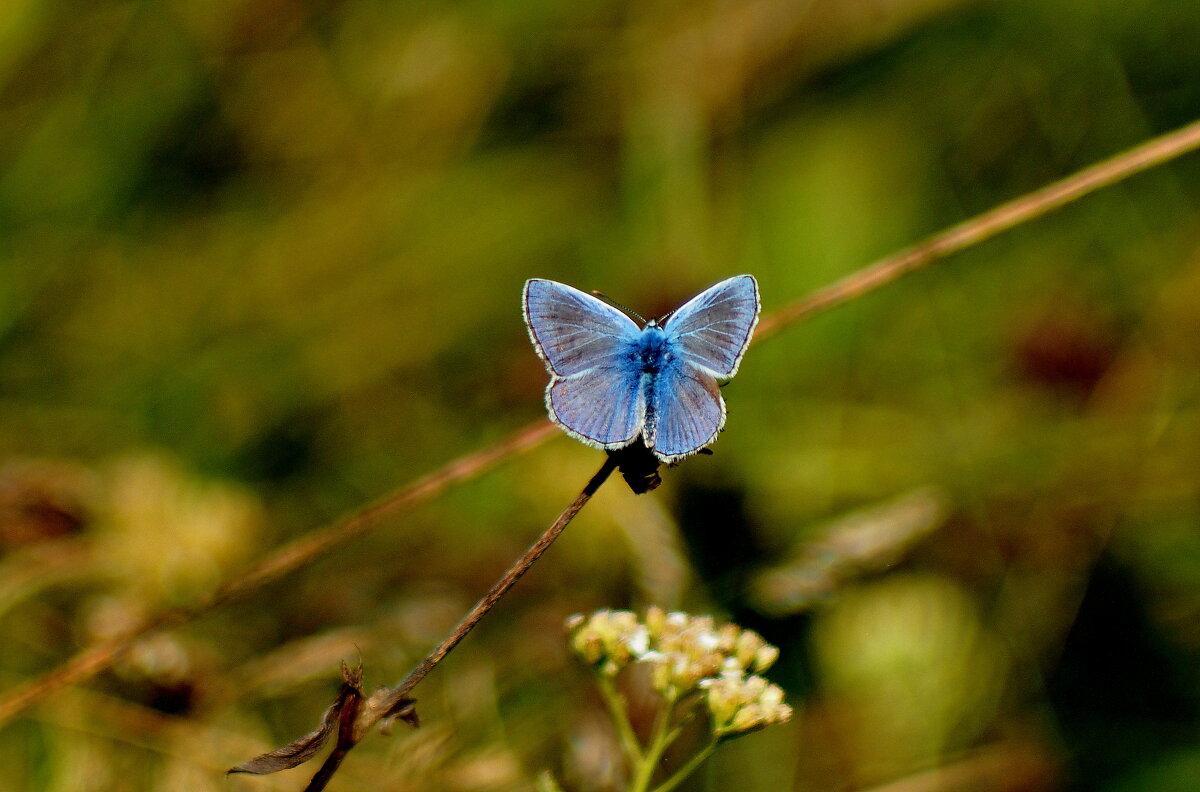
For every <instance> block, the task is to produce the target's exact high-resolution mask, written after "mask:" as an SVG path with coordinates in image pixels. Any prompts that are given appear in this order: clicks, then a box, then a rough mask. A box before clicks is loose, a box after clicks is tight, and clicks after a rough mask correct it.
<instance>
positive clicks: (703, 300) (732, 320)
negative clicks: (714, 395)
mask: <svg viewBox="0 0 1200 792" xmlns="http://www.w3.org/2000/svg"><path fill="white" fill-rule="evenodd" d="M758 309H759V302H758V283H757V282H756V281H755V280H754V276H752V275H737V276H735V277H732V278H727V279H725V280H723V281H721V282H720V283H718V284H716V285H715V286H711V287H709V288H708V289H705V290H704V291H702V292H700V293H699V294H697V295H696V296H695V297H693V298H692V299H690V300H688V301H687V302H686V303H684V304H683V305H682V306H680V307H679V309H678V310H676V311H675V312H674V313H672V314H671V315H670V316H669V317H667V320H666V322H665V323H664V324H663V330H665V331H666V333H667V336H668V337H669V338H670V339H671V340H672V341H673V342H674V344H675V346H676V347H677V349H678V350H679V353H680V355H681V356H682V357H683V358H684V359H685V360H686V361H687V362H689V363H691V364H692V365H693V366H696V367H697V368H699V369H701V370H703V371H707V372H708V373H709V374H711V375H712V376H713V377H716V378H718V379H728V378H729V377H732V376H733V375H734V374H736V373H737V369H738V365H739V364H740V363H741V362H742V355H744V354H745V353H746V347H748V346H749V345H750V336H751V335H752V334H753V333H754V327H755V325H757V324H758Z"/></svg>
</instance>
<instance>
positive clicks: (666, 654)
mask: <svg viewBox="0 0 1200 792" xmlns="http://www.w3.org/2000/svg"><path fill="white" fill-rule="evenodd" d="M567 629H568V630H569V631H570V645H571V649H572V651H574V652H575V653H576V654H577V655H579V657H581V658H582V659H583V660H584V661H585V662H587V663H589V664H590V665H591V666H592V667H593V668H595V669H596V671H597V673H599V674H602V675H605V676H608V677H613V676H616V675H617V674H619V673H620V672H621V671H622V670H623V669H624V668H625V667H626V666H628V665H629V664H631V663H648V664H650V665H651V666H652V671H651V679H652V682H653V685H654V689H655V690H657V691H658V692H659V693H661V694H663V695H664V696H667V697H669V698H670V699H671V700H678V699H680V698H682V697H683V696H684V695H686V694H688V693H691V692H699V693H700V694H701V696H702V697H703V698H704V700H705V702H706V704H707V707H708V711H709V714H710V715H711V719H712V728H713V734H714V735H715V736H717V737H730V736H734V735H737V734H744V733H746V732H748V731H753V730H755V729H761V728H763V727H764V726H768V725H770V724H772V723H782V722H784V721H787V720H788V719H790V718H791V715H792V709H791V707H789V706H788V705H787V704H785V703H784V701H783V690H782V689H781V688H780V687H779V686H778V685H773V684H771V683H769V682H767V680H765V679H763V678H762V677H761V676H758V674H759V673H761V672H763V671H766V670H767V669H768V668H770V667H771V665H772V664H774V662H775V660H776V659H778V657H779V650H778V649H777V648H776V647H774V646H772V645H770V644H769V643H767V642H766V641H764V640H763V638H762V636H760V635H759V634H758V633H756V632H754V631H753V630H743V629H742V628H741V627H739V626H737V625H736V624H728V623H727V624H722V625H719V626H718V625H717V624H715V623H714V621H713V618H712V617H711V616H691V615H689V614H687V613H681V612H678V611H676V612H672V613H667V612H665V611H663V610H662V609H661V608H653V607H652V608H650V609H648V610H647V611H646V614H645V617H644V618H643V619H639V618H638V616H637V614H635V613H633V612H632V611H614V610H601V611H596V612H595V613H593V614H591V615H590V616H583V615H582V614H576V615H575V616H572V617H571V618H570V619H568V620H567Z"/></svg>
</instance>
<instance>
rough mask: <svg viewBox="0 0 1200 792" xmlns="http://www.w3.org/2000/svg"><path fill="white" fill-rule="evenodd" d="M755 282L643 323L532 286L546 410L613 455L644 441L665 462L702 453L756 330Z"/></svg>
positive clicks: (571, 293)
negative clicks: (545, 373) (725, 387)
mask: <svg viewBox="0 0 1200 792" xmlns="http://www.w3.org/2000/svg"><path fill="white" fill-rule="evenodd" d="M758 311H759V301H758V282H757V281H755V280H754V277H753V276H751V275H737V276H735V277H732V278H727V279H726V280H723V281H721V282H720V283H717V284H715V285H713V286H710V287H709V288H707V289H705V290H704V291H702V292H700V293H699V294H697V295H696V296H695V297H693V298H692V299H690V300H688V301H687V302H685V303H684V304H683V305H681V306H680V307H678V308H676V309H675V310H674V311H672V312H671V313H669V314H667V315H666V316H665V317H663V318H662V319H659V320H655V319H652V320H650V321H649V322H646V323H645V325H643V326H639V325H638V324H637V323H636V322H634V320H633V319H631V318H629V317H628V316H626V315H625V314H624V313H622V312H621V311H620V310H618V309H617V308H614V307H613V306H612V305H609V304H608V303H606V302H604V301H603V300H600V299H599V298H597V297H594V296H592V295H590V294H587V293H585V292H582V291H580V290H579V289H576V288H573V287H571V286H567V285H566V284H562V283H558V282H556V281H552V280H544V279H541V278H534V279H532V280H529V281H527V282H526V283H525V292H524V312H525V324H526V325H527V326H528V327H529V337H530V339H531V340H532V341H533V346H534V349H535V350H537V353H538V355H539V356H540V357H541V358H542V360H543V361H545V363H546V368H547V369H548V370H549V372H550V384H549V385H548V386H546V409H547V410H548V411H549V413H550V419H551V420H552V421H554V423H555V424H557V425H558V426H559V427H560V428H561V429H562V430H563V431H565V432H566V433H567V434H569V435H571V436H572V437H574V438H575V439H577V440H580V441H581V442H583V443H586V444H587V445H590V446H594V447H597V448H603V449H606V450H609V451H612V450H614V449H621V448H625V447H626V446H630V445H633V444H634V443H638V442H639V441H640V443H642V444H644V445H645V447H646V449H648V450H649V451H650V452H651V453H653V455H654V457H656V458H657V459H658V460H659V461H661V462H665V463H667V464H671V463H675V462H678V461H679V460H681V459H684V458H685V457H689V456H691V455H692V454H696V453H699V452H700V451H701V450H702V449H704V448H705V446H707V445H709V444H710V443H711V442H712V441H713V440H715V439H716V437H717V434H718V433H719V432H720V431H721V428H722V427H723V426H724V425H725V401H724V400H723V399H722V398H721V393H720V391H719V390H718V385H717V381H718V380H726V379H729V378H730V377H732V376H733V375H734V374H736V373H737V370H738V366H739V364H740V363H741V362H742V356H743V355H744V354H745V353H746V347H747V346H749V345H750V337H751V336H752V335H753V334H754V327H755V325H757V324H758Z"/></svg>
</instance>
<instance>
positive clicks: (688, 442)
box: [646, 361, 725, 464]
mask: <svg viewBox="0 0 1200 792" xmlns="http://www.w3.org/2000/svg"><path fill="white" fill-rule="evenodd" d="M651 401H652V404H651V410H650V411H649V416H648V417H647V420H646V445H647V446H650V447H651V449H652V450H653V451H654V455H655V456H656V457H658V458H659V459H661V460H662V461H663V462H666V463H668V464H670V463H672V462H678V461H679V460H681V459H683V458H684V457H688V456H691V455H692V454H694V453H696V452H697V451H699V450H700V449H702V448H704V447H705V446H707V445H708V444H709V443H711V442H712V441H713V440H716V439H717V434H718V433H719V432H720V431H721V427H722V426H724V425H725V401H724V400H723V399H722V398H721V391H720V388H719V387H718V386H717V381H716V380H715V379H714V378H713V377H712V376H711V375H710V374H709V373H708V372H706V371H702V370H701V369H699V368H697V367H695V366H693V365H691V364H689V363H687V362H684V361H679V362H677V363H676V365H672V366H668V367H667V368H665V369H663V371H662V373H661V374H660V375H659V378H658V381H657V382H656V383H655V388H654V394H653V396H652V399H651Z"/></svg>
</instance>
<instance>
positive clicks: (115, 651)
mask: <svg viewBox="0 0 1200 792" xmlns="http://www.w3.org/2000/svg"><path fill="white" fill-rule="evenodd" d="M1196 148H1200V121H1194V122H1192V123H1191V124H1188V125H1187V126H1184V127H1181V128H1180V129H1177V130H1175V131H1174V132H1169V133H1167V134H1165V135H1161V136H1159V137H1156V138H1152V139H1151V140H1149V141H1147V142H1145V143H1143V144H1141V145H1138V146H1135V147H1133V148H1131V149H1127V150H1126V151H1124V152H1122V153H1121V154H1118V155H1116V156H1114V157H1112V158H1110V159H1107V160H1105V161H1103V162H1101V163H1099V164H1098V165H1094V166H1092V167H1090V168H1087V169H1085V170H1082V171H1080V172H1078V173H1076V174H1075V175H1073V176H1069V177H1067V178H1065V179H1063V180H1061V181H1058V182H1055V183H1054V184H1051V185H1049V186H1047V187H1044V188H1042V189H1040V190H1037V191H1035V192H1032V193H1030V194H1028V195H1026V196H1025V197H1023V198H1018V199H1017V200H1014V201H1011V202H1009V203H1006V204H1003V205H1001V206H999V207H997V208H996V209H993V210H991V211H988V212H985V213H983V214H981V215H978V216H976V217H974V218H972V219H970V220H967V221H966V222H963V223H960V224H959V225H956V226H954V227H952V228H950V229H948V230H946V231H944V232H942V233H940V234H937V235H935V236H933V237H930V238H929V239H928V240H926V241H925V242H923V243H921V244H919V245H916V246H914V247H911V248H908V249H907V250H904V251H901V252H900V253H897V254H895V255H893V256H889V257H887V258H885V259H881V260H880V261H877V262H875V263H874V264H871V265H869V266H867V267H864V268H863V269H860V270H858V271H856V272H854V273H852V274H850V275H848V276H847V277H845V278H843V279H841V280H840V281H837V282H836V283H833V284H832V285H830V286H827V287H825V288H823V289H820V290H818V291H817V292H815V293H813V294H811V295H809V296H807V297H803V298H801V299H799V300H797V301H795V302H792V303H790V304H789V305H786V306H784V308H783V309H781V310H780V311H778V312H776V313H775V314H773V315H771V316H768V317H765V318H764V319H763V320H762V321H761V322H760V323H759V325H758V329H757V331H756V333H755V341H756V342H757V341H762V340H764V339H766V338H769V337H770V336H773V335H775V334H776V333H778V332H779V331H780V330H783V329H784V328H786V327H789V326H791V325H793V324H795V323H796V322H799V321H801V320H803V319H806V318H808V317H809V316H811V315H813V314H816V313H819V312H821V311H824V310H828V309H830V308H834V307H836V306H839V305H842V304H845V303H847V302H850V301H852V300H854V299H856V298H858V297H860V296H862V295H863V294H866V293H868V292H871V291H874V290H875V289H877V288H879V287H880V286H883V285H885V284H887V283H890V282H891V281H893V280H895V279H897V278H899V277H901V276H902V275H905V274H907V273H909V272H912V271H913V270H916V269H919V268H921V267H923V266H925V265H926V264H929V263H931V262H933V261H936V260H938V259H940V258H944V257H945V256H948V255H950V254H951V253H954V252H957V251H960V250H963V249H965V248H968V247H970V246H971V245H974V244H978V243H979V242H982V241H984V240H986V239H989V238H990V237H992V236H995V235H996V234H998V233H1000V232H1001V231H1004V230H1006V229H1009V228H1012V227H1014V226H1016V225H1019V224H1020V223H1023V222H1026V221H1028V220H1032V219H1034V218H1037V217H1040V216H1041V215H1044V214H1046V213H1048V212H1051V211H1053V210H1054V209H1057V208H1059V207H1061V206H1064V205H1065V204H1068V203H1070V202H1072V201H1074V200H1077V199H1079V198H1082V197H1083V196H1085V195H1087V194H1089V193H1091V192H1094V191H1095V190H1098V189H1100V188H1101V187H1104V186H1106V185H1109V184H1113V183H1115V182H1118V181H1121V180H1122V179H1125V178H1128V177H1130V176H1133V175H1134V174H1137V173H1140V172H1142V171H1144V170H1146V169H1148V168H1151V167H1154V166H1155V165H1159V164H1162V163H1164V162H1168V161H1170V160H1172V159H1175V158H1176V157H1179V156H1181V155H1183V154H1186V153H1187V152H1189V151H1192V150H1194V149H1196ZM555 433H556V430H555V428H554V427H553V425H551V424H550V423H548V422H545V421H538V422H537V423H535V424H531V425H530V426H528V427H526V428H525V429H523V430H521V431H520V432H518V433H517V434H516V435H515V436H513V437H512V438H511V439H509V440H507V441H505V442H503V443H500V444H498V445H495V446H492V447H490V448H486V449H483V450H482V451H478V452H475V453H473V454H468V455H466V456H464V457H460V458H459V459H458V460H456V461H454V462H452V463H450V464H449V465H447V466H445V467H443V468H440V469H439V470H436V471H434V472H432V473H430V474H429V475H427V476H425V477H424V478H422V479H420V480H419V481H417V482H415V483H414V484H412V485H411V486H408V487H405V488H404V489H401V490H399V491H397V492H395V493H393V494H392V495H389V496H387V497H385V498H383V499H382V500H380V501H378V502H376V503H375V504H372V505H370V506H368V507H366V508H365V509H363V510H362V511H360V512H358V513H356V514H353V515H351V516H350V517H347V518H345V519H344V520H342V521H341V522H338V523H335V524H334V525H332V526H329V527H326V528H323V529H318V530H317V531H315V532H314V533H312V534H311V535H309V536H307V537H304V538H301V539H298V540H297V541H295V542H293V543H291V544H289V545H287V546H285V547H284V548H282V549H281V550H279V551H277V552H275V553H274V554H272V555H271V556H269V557H268V558H267V559H265V560H264V561H262V562H261V563H260V564H258V565H256V566H254V567H253V568H251V569H250V571H248V572H246V573H244V574H243V575H241V576H239V577H237V578H234V579H233V580H230V581H229V582H227V583H226V584H225V585H224V586H222V587H221V588H220V589H219V590H218V591H217V592H216V593H215V594H214V595H212V596H211V597H208V598H207V599H204V600H201V601H200V602H198V603H196V604H194V605H192V606H190V607H187V608H179V609H172V610H168V611H164V612H162V613H160V614H158V615H156V616H154V617H152V618H150V619H148V620H147V621H145V622H144V623H142V624H141V625H140V626H138V627H137V628H135V629H133V630H131V631H129V632H127V633H125V634H124V635H122V636H119V637H116V638H113V639H111V640H108V641H104V642H101V643H99V644H96V645H95V646H92V647H90V648H88V649H85V650H83V651H82V652H79V653H78V654H76V655H75V656H74V657H72V658H71V659H69V660H67V661H66V662H65V663H63V664H62V665H60V666H58V667H57V668H55V669H53V670H52V671H50V672H48V673H46V674H44V675H43V676H41V677H39V678H37V679H35V680H33V681H31V682H29V683H27V684H25V685H23V686H21V687H18V688H17V689H15V690H12V691H9V692H8V694H7V695H6V696H5V697H4V698H2V699H0V726H2V725H4V724H5V723H6V722H8V721H9V720H11V719H12V718H13V717H15V716H16V715H17V714H18V713H20V712H22V711H23V710H25V709H26V708H27V707H29V706H31V705H32V704H33V703H34V702H36V701H38V700H39V699H41V698H43V697H44V696H46V695H49V694H50V693H53V692H54V691H56V690H59V689H60V688H63V687H65V686H67V685H72V684H76V683H80V682H85V681H87V680H88V679H90V678H92V677H93V676H95V675H96V674H98V673H100V672H101V671H104V670H105V669H107V668H109V667H110V666H112V664H113V663H114V662H116V660H117V658H119V657H120V656H122V655H123V654H124V653H125V652H127V651H128V650H129V649H130V648H131V647H132V646H133V644H134V643H135V642H136V641H137V640H138V639H140V638H142V637H144V636H146V635H147V634H149V633H151V632H154V631H156V630H159V629H164V628H169V627H177V626H179V625H181V624H185V623H187V622H190V621H192V620H193V619H195V618H197V617H198V616H201V615H203V614H205V613H207V612H208V611H210V610H212V609H214V608H216V607H219V606H221V605H224V604H226V603H228V602H230V601H232V600H235V599H238V598H240V597H243V596H246V595H247V594H250V593H252V592H254V591H257V590H258V589H259V588H261V587H262V586H263V585H265V584H267V583H269V582H271V581H273V580H276V579H278V578H280V577H282V576H283V575H286V574H288V573H290V572H293V571H295V570H296V569H299V568H301V567H304V566H307V565H308V564H310V563H312V562H313V561H315V560H317V559H318V558H320V557H322V556H324V555H325V554H327V553H328V552H329V551H330V550H333V549H336V548H337V547H339V546H341V544H342V543H344V542H346V541H347V540H349V539H351V538H353V537H356V536H359V535H361V534H363V533H366V532H367V531H368V530H369V529H371V528H373V527H374V526H375V525H377V524H378V523H379V522H380V521H381V520H382V519H384V518H385V517H390V516H392V515H395V514H396V513H398V512H400V511H402V510H403V509H405V508H409V507H411V506H413V505H416V504H417V503H421V502H424V501H426V500H430V499H432V498H433V497H435V496H437V495H439V494H440V493H441V492H442V491H444V490H445V489H447V488H449V487H450V486H452V485H454V484H458V483H461V482H463V481H466V480H469V479H471V478H474V477H475V476H478V475H479V474H480V473H482V472H483V471H485V470H487V469H488V468H490V467H492V466H493V465H495V464H497V463H498V462H500V461H503V460H505V459H507V458H508V457H509V456H512V455H515V454H517V453H519V452H521V451H525V450H528V449H530V448H533V447H534V446H536V445H539V444H540V443H541V442H543V441H545V440H546V439H548V438H549V437H551V436H553V435H554V434H555Z"/></svg>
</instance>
